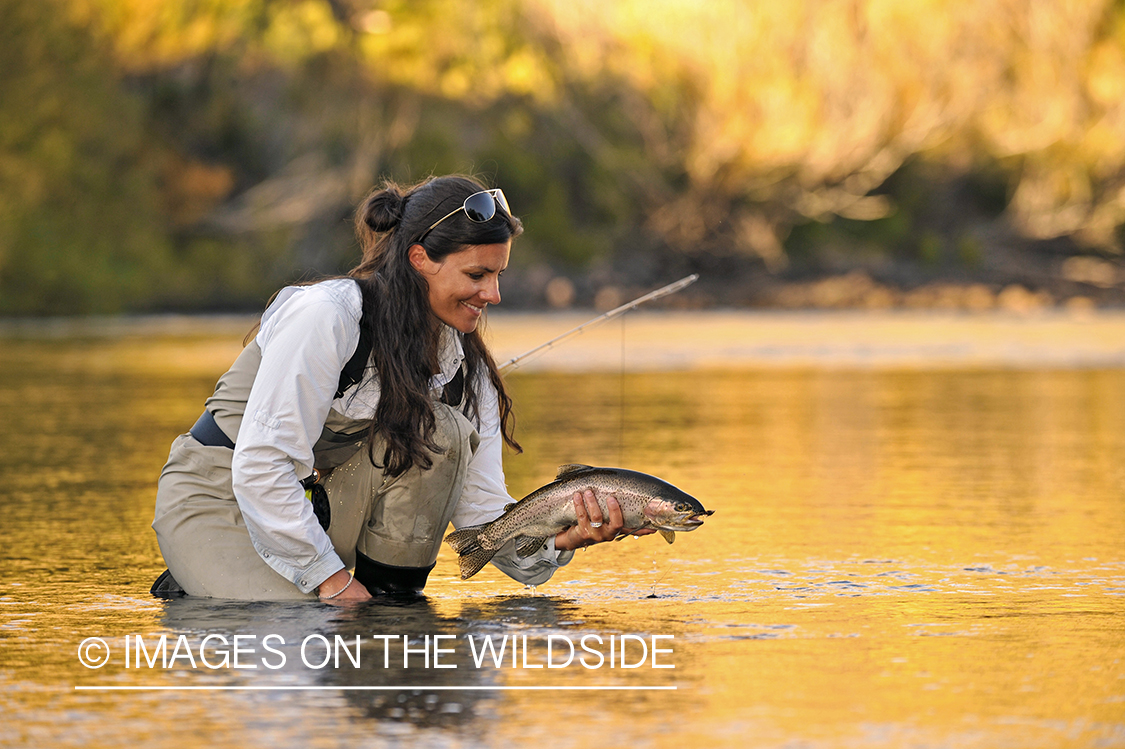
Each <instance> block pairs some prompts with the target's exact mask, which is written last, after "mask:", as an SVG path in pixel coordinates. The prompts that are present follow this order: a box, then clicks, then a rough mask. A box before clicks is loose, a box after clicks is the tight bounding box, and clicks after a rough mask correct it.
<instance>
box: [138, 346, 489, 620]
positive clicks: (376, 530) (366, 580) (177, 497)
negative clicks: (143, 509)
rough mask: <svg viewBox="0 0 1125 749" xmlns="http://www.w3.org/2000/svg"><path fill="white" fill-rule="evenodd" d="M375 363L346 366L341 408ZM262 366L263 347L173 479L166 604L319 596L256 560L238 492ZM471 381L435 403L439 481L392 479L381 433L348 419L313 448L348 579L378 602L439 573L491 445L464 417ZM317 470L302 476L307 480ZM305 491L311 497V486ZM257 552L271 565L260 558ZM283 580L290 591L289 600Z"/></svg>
mask: <svg viewBox="0 0 1125 749" xmlns="http://www.w3.org/2000/svg"><path fill="white" fill-rule="evenodd" d="M369 351H370V349H369V348H368V349H366V350H365V349H364V347H363V346H362V345H361V346H360V347H359V350H357V352H356V355H355V356H353V357H352V360H351V361H349V363H348V365H347V366H345V368H344V371H343V373H342V374H341V382H340V390H339V391H338V393H337V397H339V396H340V395H341V394H342V391H343V390H345V389H346V388H347V387H349V386H350V385H351V384H353V383H355V382H358V381H359V379H360V378H361V377H362V372H363V365H364V364H365V363H366V359H367V357H368V356H369ZM357 361H358V366H357V364H356V363H357ZM260 364H261V349H260V348H259V347H258V344H257V342H251V343H250V344H249V345H248V346H246V348H244V349H243V351H242V353H241V354H240V355H239V357H238V358H237V359H236V360H235V362H234V364H233V365H231V368H230V370H228V371H227V372H226V374H224V375H223V376H222V377H221V378H219V382H218V384H217V385H216V386H215V393H214V395H212V396H211V397H210V398H208V399H207V402H206V404H205V409H206V410H205V411H204V413H203V415H202V416H201V417H200V419H199V421H197V422H196V424H195V426H193V427H192V429H191V432H190V433H189V434H187V435H181V437H179V438H178V439H177V441H176V442H175V443H173V447H172V453H171V454H170V456H169V461H168V464H167V465H166V466H165V468H164V471H163V472H162V473H161V478H160V484H159V487H158V490H157V508H156V519H155V520H154V522H153V528H154V529H155V530H156V532H157V540H158V541H159V543H160V549H161V552H162V553H163V554H164V558H165V561H166V562H167V563H168V567H169V572H166V573H165V574H164V575H161V577H160V578H159V579H158V580H157V582H156V583H155V584H154V585H153V589H152V592H153V594H154V595H158V596H164V597H168V596H174V595H177V594H178V593H179V590H182V591H184V592H186V593H188V594H191V595H209V596H213V597H222V598H242V599H263V600H271V599H278V598H308V597H312V591H311V588H310V589H309V590H307V591H305V588H308V587H309V586H307V585H302V584H304V583H306V581H304V580H301V581H299V583H301V584H299V585H298V586H297V587H294V586H293V584H292V583H291V582H289V581H288V580H287V579H285V578H283V577H282V576H281V575H280V574H278V573H277V572H274V570H273V569H272V568H271V567H269V566H268V565H267V564H266V563H265V562H264V561H262V560H261V558H259V559H258V560H255V559H253V558H252V556H251V555H250V554H249V553H248V552H247V547H248V546H250V544H251V542H250V538H249V532H248V531H247V530H246V528H245V523H244V521H243V520H242V517H241V512H240V510H239V508H238V505H237V502H236V500H235V499H234V495H233V490H232V489H231V488H230V463H231V457H233V446H234V441H233V439H232V435H233V436H235V437H237V435H238V429H239V426H240V425H241V423H242V418H243V414H244V411H245V408H246V402H247V399H248V398H249V395H250V388H251V387H252V386H253V384H254V379H255V377H256V375H257V372H258V367H259V365H260ZM349 369H350V372H349ZM464 377H465V374H464V368H463V367H462V370H461V371H460V372H458V374H457V375H456V376H455V377H454V379H453V381H452V382H451V383H450V385H449V386H447V387H446V389H445V392H444V393H443V394H442V398H441V399H440V400H435V402H434V418H435V422H436V425H435V426H436V428H435V431H434V442H436V443H437V444H438V446H439V447H440V448H441V450H442V451H441V452H440V453H438V454H431V455H430V458H431V459H432V460H433V465H432V466H431V467H430V468H429V469H426V470H421V469H419V468H418V467H416V466H413V467H411V468H410V469H408V470H407V471H406V472H404V473H403V474H401V475H399V476H397V477H395V478H387V477H385V476H384V475H383V471H382V469H381V468H380V467H379V466H375V465H372V462H371V459H370V457H369V452H368V442H367V433H368V429H369V427H370V424H371V422H370V421H369V420H361V419H352V418H350V417H347V416H345V415H344V414H342V413H340V412H339V411H337V410H336V409H331V410H330V411H329V415H328V418H327V420H326V421H325V424H324V428H323V430H322V431H321V434H320V437H319V438H318V439H317V441H316V444H315V445H314V446H313V455H314V465H313V466H312V467H313V468H315V469H316V470H317V471H318V472H319V475H320V476H321V481H320V485H321V486H323V492H324V494H325V495H326V497H327V508H326V512H324V513H321V512H318V513H317V514H318V518H319V519H320V520H321V524H322V526H324V525H325V522H324V521H325V519H326V520H327V527H326V528H325V530H326V532H327V534H328V537H329V539H330V540H331V541H332V545H333V547H334V549H335V551H336V553H337V554H338V555H339V556H340V558H341V560H342V561H343V562H344V564H345V565H346V566H347V567H349V568H350V567H354V568H355V577H356V579H357V580H359V581H360V582H361V583H363V584H364V586H365V587H367V589H368V590H369V591H371V592H372V593H377V592H379V591H383V592H388V593H407V592H419V591H421V590H422V588H423V587H424V586H425V584H426V578H427V576H428V575H429V572H430V570H432V569H433V567H434V564H435V563H436V561H437V554H438V549H439V548H440V546H441V541H442V536H443V534H444V532H445V530H446V528H447V527H448V525H449V521H450V518H451V517H452V516H453V511H454V509H455V507H456V505H457V502H458V500H459V499H460V497H461V490H462V488H463V486H464V483H465V475H466V472H467V468H468V463H469V459H470V458H471V457H472V454H473V452H474V451H475V450H476V448H477V446H478V444H479V441H480V439H479V436H478V435H477V432H476V430H475V429H474V427H473V425H472V424H471V423H470V422H469V420H468V419H467V418H466V417H465V415H464V414H463V413H462V408H463V407H464V401H465V397H464V391H465V388H464ZM385 452H386V446H385V443H384V442H383V440H382V438H380V437H376V439H375V444H374V453H373V454H374V456H375V458H376V460H379V459H380V458H381V457H382V456H383V455H384V454H385ZM308 468H309V467H307V466H306V467H305V469H304V470H302V468H301V467H298V468H297V471H298V475H300V474H301V473H304V472H306V471H307V469H308ZM303 483H304V484H305V486H306V488H307V489H308V488H310V485H311V481H308V480H306V482H303ZM313 491H314V492H315V491H319V487H315V488H314V489H313ZM322 514H323V515H327V518H325V517H323V516H322ZM250 550H251V551H254V556H258V555H259V552H258V551H257V550H254V549H253V547H252V546H250ZM262 553H263V554H264V552H262ZM266 556H267V557H268V554H266ZM257 562H261V565H260V567H264V568H265V570H268V572H267V571H265V570H262V569H259V568H258V567H259V565H257ZM269 573H272V577H271V575H270V574H269ZM173 576H174V579H170V578H172V577H173ZM273 577H276V578H278V579H279V580H281V581H282V582H284V583H286V584H287V585H288V590H287V589H286V587H285V586H284V585H278V584H276V581H275V580H273ZM180 586H182V588H181V587H180ZM302 591H304V592H302Z"/></svg>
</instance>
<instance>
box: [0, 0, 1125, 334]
mask: <svg viewBox="0 0 1125 749" xmlns="http://www.w3.org/2000/svg"><path fill="white" fill-rule="evenodd" d="M0 48H2V50H3V51H0V56H2V59H3V69H4V70H5V75H4V76H3V78H2V79H0V313H6V314H13V313H16V314H44V313H59V312H86V311H111V310H113V309H128V310H138V309H159V308H164V309H167V308H184V309H192V308H195V309H198V308H230V307H236V306H250V307H256V306H258V305H260V303H261V301H262V300H263V299H264V298H265V297H266V296H268V294H269V293H270V292H271V291H272V290H273V289H274V288H276V286H277V285H279V284H281V283H284V282H286V281H288V280H291V279H293V278H296V277H300V276H302V275H306V274H308V273H310V272H322V273H332V272H339V271H341V270H343V269H345V268H347V267H349V266H350V265H351V263H352V262H353V261H354V254H355V248H354V242H353V241H352V239H351V238H350V229H349V226H348V221H347V220H348V218H349V215H350V212H351V208H352V206H354V204H355V203H356V202H357V201H358V200H359V198H360V197H362V195H363V193H364V192H365V191H366V190H367V189H368V188H369V187H370V186H371V185H372V184H374V183H375V182H377V181H378V180H379V179H380V178H381V177H384V176H388V177H392V178H395V179H398V180H403V181H410V180H414V179H418V178H421V177H424V176H426V175H427V174H430V173H441V172H448V171H476V172H479V173H482V174H483V175H484V176H485V177H486V178H488V179H492V180H494V181H496V182H497V183H499V184H502V185H503V186H504V188H505V190H506V192H508V193H509V196H510V197H511V199H512V203H513V205H514V206H515V207H516V208H517V210H518V212H519V213H520V214H521V216H522V217H523V218H524V220H525V223H526V225H527V227H528V232H527V234H526V235H525V238H524V239H521V252H520V253H519V254H518V256H517V259H516V260H517V262H523V263H531V262H540V263H550V264H552V265H556V266H572V267H583V266H589V265H590V264H591V263H596V262H600V263H605V262H608V261H610V260H612V258H614V257H615V256H618V255H620V254H621V253H622V252H623V251H626V250H628V251H630V252H632V253H634V254H636V253H641V254H643V255H644V256H646V257H648V258H649V259H650V260H651V261H652V262H653V263H656V262H658V259H659V258H662V257H663V258H668V257H681V258H685V259H686V260H687V261H688V262H702V260H703V259H705V258H706V257H713V256H723V255H738V256H743V257H751V258H756V262H758V263H760V264H762V266H763V267H764V268H765V269H767V270H770V271H773V272H777V271H780V270H781V269H783V268H785V267H786V265H787V263H789V262H790V261H791V260H793V259H800V258H802V257H804V256H807V255H809V254H810V253H811V254H816V253H817V252H822V251H823V248H824V247H827V246H833V247H839V248H841V251H842V252H843V253H845V254H848V253H851V254H855V253H867V252H877V253H880V252H881V253H892V254H893V253H899V254H902V253H905V254H907V255H910V256H912V257H915V258H917V259H918V260H919V261H920V262H922V263H923V264H927V263H928V264H933V263H940V262H942V261H943V260H942V259H943V258H945V257H947V256H948V257H952V258H955V259H956V262H959V263H961V264H963V265H964V266H965V267H978V266H980V265H981V264H982V263H984V262H986V260H987V247H984V248H983V249H982V240H981V239H980V237H979V236H978V234H980V232H979V231H977V229H978V228H979V227H980V226H988V227H991V228H992V229H995V228H996V227H1000V228H1001V229H1002V230H1003V232H1004V233H1005V236H1008V237H1016V238H1019V239H1021V240H1022V241H1026V242H1031V241H1037V240H1044V239H1052V238H1058V237H1062V238H1065V239H1066V240H1067V241H1069V242H1071V243H1072V244H1073V246H1074V247H1076V248H1085V250H1086V251H1089V252H1097V253H1101V254H1103V255H1107V254H1113V253H1120V251H1121V249H1122V247H1121V244H1122V232H1121V227H1122V226H1123V225H1125V6H1122V4H1121V3H1120V2H1114V1H1113V0H1070V1H1068V2H1062V3H1043V2H1041V1H1040V0H979V1H978V2H963V1H962V0H919V2H914V3H909V4H903V3H901V2H896V1H895V0H794V1H793V2H786V3H769V2H766V1H765V0H713V1H712V2H708V3H696V2H689V1H688V0H644V1H642V0H618V1H617V2H613V3H604V2H593V0H481V1H480V2H474V3H467V2H461V1H459V0H415V1H413V2H408V1H407V0H382V1H378V0H191V1H190V2H189V1H187V0H185V1H184V2H174V3H169V2H165V1H164V0H37V2H34V3H26V2H21V1H20V0H0ZM994 235H995V231H993V233H992V234H991V235H990V236H994Z"/></svg>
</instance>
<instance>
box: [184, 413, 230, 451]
mask: <svg viewBox="0 0 1125 749" xmlns="http://www.w3.org/2000/svg"><path fill="white" fill-rule="evenodd" d="M188 431H189V432H191V436H192V437H195V439H196V441H198V442H199V444H201V445H206V446H207V447H228V448H230V449H231V450H233V449H234V442H232V441H231V439H230V437H228V436H227V434H226V432H224V431H223V430H222V429H220V428H219V425H218V424H216V423H215V417H214V416H212V415H211V412H210V411H208V410H207V409H203V413H202V415H200V417H199V419H198V420H197V421H196V422H195V424H194V425H193V426H192V428H191V429H189V430H188Z"/></svg>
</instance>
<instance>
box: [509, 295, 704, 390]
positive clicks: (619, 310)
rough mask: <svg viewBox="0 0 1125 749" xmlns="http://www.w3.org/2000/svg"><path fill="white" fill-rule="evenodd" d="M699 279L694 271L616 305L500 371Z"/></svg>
mask: <svg viewBox="0 0 1125 749" xmlns="http://www.w3.org/2000/svg"><path fill="white" fill-rule="evenodd" d="M698 280H699V274H698V273H692V274H691V275H690V276H685V277H684V278H681V279H680V280H679V281H676V282H675V283H670V284H668V285H667V286H662V287H661V288H659V289H657V290H656V291H650V292H649V293H647V294H645V295H644V296H640V297H637V298H636V299H634V300H633V301H631V302H627V303H626V304H622V305H621V306H620V307H615V308H614V309H611V310H610V311H609V312H606V313H605V314H603V315H598V316H597V317H595V318H594V319H593V320H588V321H587V322H584V323H582V324H581V325H579V326H578V327H577V328H574V329H573V330H570V331H567V332H566V333H563V334H562V335H560V336H555V337H554V338H552V339H551V340H549V341H547V342H546V343H541V344H539V345H538V346H536V347H535V348H533V349H531V350H530V351H526V352H524V353H522V354H520V355H519V356H517V357H514V358H512V359H509V360H508V361H506V362H504V363H503V364H502V365H501V366H500V371H501V372H508V371H510V370H513V369H515V368H516V367H518V366H519V364H520V362H521V361H523V360H524V359H527V358H528V357H529V356H534V355H535V354H538V353H540V352H541V351H549V350H551V348H553V347H554V346H556V345H558V344H559V343H560V342H562V341H564V340H566V339H567V338H570V337H571V336H572V335H578V334H579V333H581V332H583V331H584V330H586V329H587V328H590V327H593V326H594V325H598V324H600V323H603V322H605V321H606V320H612V319H613V318H615V317H619V316H621V315H623V314H625V313H626V312H628V311H629V310H632V309H636V308H637V307H639V306H641V305H642V304H644V303H645V302H651V301H652V300H654V299H660V298H661V297H665V296H668V295H669V294H675V293H676V292H677V291H680V290H681V289H686V288H687V287H688V286H691V285H692V284H693V283H695V282H696V281H698Z"/></svg>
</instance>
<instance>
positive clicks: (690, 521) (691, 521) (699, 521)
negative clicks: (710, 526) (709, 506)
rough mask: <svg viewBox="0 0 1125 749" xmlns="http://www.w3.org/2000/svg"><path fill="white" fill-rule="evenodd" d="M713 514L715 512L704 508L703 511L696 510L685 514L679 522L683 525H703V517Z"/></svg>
mask: <svg viewBox="0 0 1125 749" xmlns="http://www.w3.org/2000/svg"><path fill="white" fill-rule="evenodd" d="M714 514H715V511H714V510H704V511H703V512H697V513H694V514H692V515H689V516H687V517H686V518H684V519H683V520H682V521H681V522H682V523H683V524H684V525H690V526H691V527H692V528H694V527H696V526H697V525H703V518H706V517H710V516H711V515H714Z"/></svg>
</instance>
